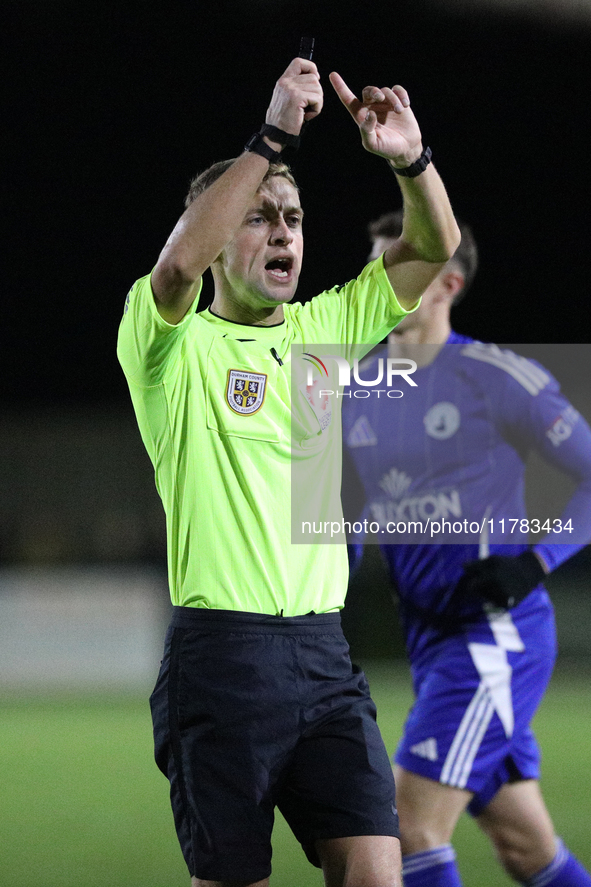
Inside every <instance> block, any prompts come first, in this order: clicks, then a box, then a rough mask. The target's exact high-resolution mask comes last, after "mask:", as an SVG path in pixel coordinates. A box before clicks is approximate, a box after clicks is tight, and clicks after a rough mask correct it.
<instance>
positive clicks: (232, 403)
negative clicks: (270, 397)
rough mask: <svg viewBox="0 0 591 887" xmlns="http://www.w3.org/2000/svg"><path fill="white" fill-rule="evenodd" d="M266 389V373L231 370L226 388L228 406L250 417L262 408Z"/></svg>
mask: <svg viewBox="0 0 591 887" xmlns="http://www.w3.org/2000/svg"><path fill="white" fill-rule="evenodd" d="M266 387H267V376H266V375H265V374H264V373H245V372H243V371H242V370H229V371H228V385H227V387H226V401H227V403H228V406H229V407H230V408H231V409H232V410H234V412H235V413H239V414H240V415H241V416H250V415H251V414H252V413H256V412H258V411H259V410H260V408H261V407H262V405H263V401H264V399H265V390H266Z"/></svg>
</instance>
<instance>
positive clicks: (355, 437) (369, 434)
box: [347, 416, 378, 448]
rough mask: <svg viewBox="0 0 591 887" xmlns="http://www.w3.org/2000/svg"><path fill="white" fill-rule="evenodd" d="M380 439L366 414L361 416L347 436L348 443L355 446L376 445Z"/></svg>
mask: <svg viewBox="0 0 591 887" xmlns="http://www.w3.org/2000/svg"><path fill="white" fill-rule="evenodd" d="M377 442H378V439H377V437H376V435H375V433H374V431H373V429H372V427H371V425H370V424H369V422H368V420H367V419H366V417H365V416H360V417H359V419H357V421H356V422H355V424H354V425H353V427H352V429H351V431H350V432H349V436H348V438H347V443H348V445H349V446H350V447H351V448H353V447H375V445H376V444H377Z"/></svg>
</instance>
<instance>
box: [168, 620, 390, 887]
mask: <svg viewBox="0 0 591 887" xmlns="http://www.w3.org/2000/svg"><path fill="white" fill-rule="evenodd" d="M150 704H151V708H152V718H153V723H154V741H155V752H156V762H157V764H158V766H159V768H160V769H161V770H162V772H163V773H164V774H165V775H166V776H167V777H168V779H169V780H170V785H171V801H172V808H173V812H174V818H175V824H176V829H177V834H178V838H179V841H180V844H181V848H182V851H183V855H184V857H185V861H186V863H187V866H188V868H189V872H190V874H191V875H192V876H195V877H198V878H202V879H208V880H213V881H221V880H245V881H260V880H263V879H264V878H266V877H268V876H269V874H270V872H271V840H270V839H271V830H272V827H273V815H274V814H273V811H274V807H275V805H277V806H278V807H279V809H280V810H281V812H282V814H283V815H284V817H285V819H286V820H287V822H288V823H289V825H290V827H291V829H292V830H293V832H294V834H295V836H296V838H297V839H298V840H299V841H300V843H301V844H302V846H303V848H304V850H305V852H306V854H307V856H308V859H309V860H310V862H312V863H313V864H314V865H317V866H318V865H319V860H318V856H317V855H316V851H315V846H314V845H315V841H317V840H318V839H322V838H340V837H348V836H353V835H393V836H395V837H398V816H397V814H396V808H395V796H394V779H393V776H392V772H391V768H390V762H389V760H388V755H387V752H386V749H385V747H384V743H383V741H382V738H381V735H380V732H379V730H378V727H377V724H376V719H375V706H374V704H373V702H372V700H371V698H370V696H369V688H368V685H367V681H366V679H365V675H364V674H363V672H361V671H360V670H359V669H357V668H356V667H355V666H352V665H351V661H350V659H349V648H348V646H347V642H346V641H345V638H344V636H343V634H342V631H341V626H340V616H339V614H338V613H329V614H325V615H310V616H296V617H291V618H284V617H281V616H259V615H257V614H251V613H234V612H230V611H226V610H203V609H196V608H192V607H175V610H174V614H173V618H172V622H171V624H170V627H169V629H168V633H167V636H166V645H165V651H164V659H163V661H162V666H161V669H160V674H159V676H158V681H157V683H156V687H155V689H154V692H153V694H152V696H151V699H150Z"/></svg>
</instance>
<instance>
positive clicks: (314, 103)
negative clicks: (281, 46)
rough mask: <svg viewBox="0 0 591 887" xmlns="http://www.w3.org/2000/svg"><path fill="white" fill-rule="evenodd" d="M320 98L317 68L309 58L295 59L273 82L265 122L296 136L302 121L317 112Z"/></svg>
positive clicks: (321, 102) (320, 106)
mask: <svg viewBox="0 0 591 887" xmlns="http://www.w3.org/2000/svg"><path fill="white" fill-rule="evenodd" d="M323 101H324V96H323V93H322V87H321V85H320V76H319V74H318V68H317V67H316V65H315V64H314V62H311V61H309V60H308V59H300V58H296V59H294V60H293V61H292V62H291V64H290V65H289V66H288V67H287V68H286V70H285V71H284V73H283V74H282V75H281V77H280V78H279V80H278V81H277V83H276V84H275V89H274V90H273V95H272V97H271V104H270V105H269V107H268V109H267V116H266V117H265V123H268V124H270V125H271V126H276V127H277V128H278V129H282V130H283V131H284V132H289V133H291V134H292V135H296V136H297V135H299V134H300V130H301V128H302V124H303V122H304V120H312V118H314V117H317V116H318V114H320V111H321V110H322V104H323Z"/></svg>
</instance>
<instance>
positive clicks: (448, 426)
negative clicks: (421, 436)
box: [423, 400, 460, 440]
mask: <svg viewBox="0 0 591 887" xmlns="http://www.w3.org/2000/svg"><path fill="white" fill-rule="evenodd" d="M423 422H424V423H425V431H426V432H427V434H428V435H429V437H434V438H436V439H437V440H445V439H446V438H448V437H452V436H453V435H454V434H455V433H456V431H457V430H458V428H459V427H460V411H459V410H458V408H457V406H456V405H455V404H454V403H449V401H445V400H444V401H442V402H441V403H436V404H435V405H434V406H432V407H431V409H430V410H427V412H426V413H425V416H424V418H423Z"/></svg>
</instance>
